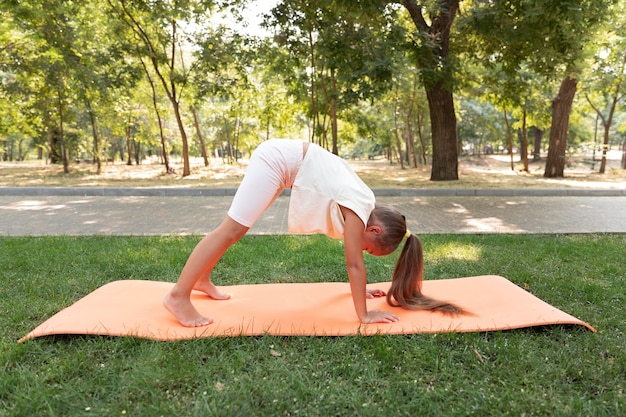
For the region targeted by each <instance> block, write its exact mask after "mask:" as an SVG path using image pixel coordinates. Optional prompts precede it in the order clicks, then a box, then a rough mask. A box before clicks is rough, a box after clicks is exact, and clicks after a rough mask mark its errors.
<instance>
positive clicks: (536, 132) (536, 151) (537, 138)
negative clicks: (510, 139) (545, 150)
mask: <svg viewBox="0 0 626 417" xmlns="http://www.w3.org/2000/svg"><path fill="white" fill-rule="evenodd" d="M530 130H531V131H532V134H533V137H534V144H533V161H538V160H540V159H541V141H542V139H543V130H541V129H539V128H538V127H537V126H531V127H530Z"/></svg>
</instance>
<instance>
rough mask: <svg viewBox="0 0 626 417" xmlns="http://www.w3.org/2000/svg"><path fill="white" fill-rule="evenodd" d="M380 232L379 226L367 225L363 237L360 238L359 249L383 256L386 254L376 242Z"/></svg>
mask: <svg viewBox="0 0 626 417" xmlns="http://www.w3.org/2000/svg"><path fill="white" fill-rule="evenodd" d="M379 234H380V227H378V226H368V227H367V228H366V229H365V231H364V232H363V238H362V240H361V242H362V243H361V249H363V250H364V251H366V252H367V253H369V254H370V255H373V256H384V255H388V253H386V252H385V251H383V250H382V249H381V248H380V247H379V246H378V242H377V238H378V235H379Z"/></svg>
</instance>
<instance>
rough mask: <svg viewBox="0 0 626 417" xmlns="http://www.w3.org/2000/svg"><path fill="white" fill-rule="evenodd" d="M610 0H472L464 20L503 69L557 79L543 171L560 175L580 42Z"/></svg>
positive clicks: (580, 59) (578, 68) (487, 54)
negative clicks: (529, 72) (523, 71)
mask: <svg viewBox="0 0 626 417" xmlns="http://www.w3.org/2000/svg"><path fill="white" fill-rule="evenodd" d="M612 2H613V0H584V1H574V0H571V1H563V0H504V1H489V0H475V1H474V3H475V5H474V7H472V9H471V13H470V16H469V18H468V19H467V20H466V23H467V24H468V25H469V26H471V28H472V29H473V32H472V33H474V34H475V35H476V36H477V37H478V38H479V39H480V42H479V45H481V46H482V49H481V51H482V52H483V56H485V57H487V58H488V59H492V60H493V59H496V60H497V61H498V62H500V63H501V65H502V67H503V69H504V71H505V72H506V73H507V74H516V73H517V72H518V71H519V69H520V68H524V67H525V68H528V69H530V70H531V71H532V72H534V73H536V74H538V75H541V76H543V77H545V79H546V80H556V79H560V80H561V83H560V87H559V92H558V94H557V95H556V96H555V97H554V99H553V100H552V124H551V129H550V146H549V148H548V157H547V159H546V168H545V172H544V176H546V177H562V176H563V171H564V168H565V150H566V147H567V133H568V127H569V117H570V111H571V108H572V103H573V100H574V96H575V94H576V89H577V86H578V77H579V74H580V71H581V65H582V63H583V57H584V54H583V52H584V46H585V45H586V44H587V43H588V42H589V40H590V39H591V38H592V36H593V34H594V31H595V30H597V28H598V25H599V24H600V23H601V21H602V18H603V17H604V16H605V14H606V12H607V10H608V5H610V3H612Z"/></svg>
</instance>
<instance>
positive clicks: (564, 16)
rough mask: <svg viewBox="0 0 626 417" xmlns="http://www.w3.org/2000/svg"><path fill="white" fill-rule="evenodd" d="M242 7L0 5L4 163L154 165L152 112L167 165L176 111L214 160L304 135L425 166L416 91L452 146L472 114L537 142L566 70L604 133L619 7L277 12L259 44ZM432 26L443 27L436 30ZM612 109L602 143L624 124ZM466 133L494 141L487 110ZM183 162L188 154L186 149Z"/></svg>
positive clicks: (567, 4)
mask: <svg viewBox="0 0 626 417" xmlns="http://www.w3.org/2000/svg"><path fill="white" fill-rule="evenodd" d="M251 2H252V0H249V1H246V2H234V1H226V0H225V1H221V0H220V1H214V0H184V1H176V2H154V1H144V0H141V1H135V0H132V1H131V0H109V1H106V2H99V1H95V0H88V1H81V2H67V1H60V0H48V1H34V0H23V1H14V0H0V18H1V21H0V52H1V53H0V113H1V114H2V115H3V117H2V118H0V152H2V156H3V158H5V159H12V160H15V159H22V158H34V157H39V156H40V153H39V151H40V150H43V157H48V158H50V159H52V160H53V162H61V160H62V159H63V155H62V154H63V152H64V151H66V152H67V154H68V155H67V158H66V159H67V160H68V161H71V160H73V159H75V158H81V159H82V158H87V159H91V158H94V159H95V158H100V157H105V156H109V157H110V156H111V155H113V154H116V155H118V154H119V152H118V151H119V150H120V145H121V146H122V147H123V149H122V155H126V154H127V151H128V149H127V147H129V146H130V147H131V148H137V149H139V151H138V156H140V157H141V156H143V155H145V154H146V153H147V152H149V151H150V152H152V153H156V152H157V151H159V150H160V148H161V144H160V143H159V142H160V141H161V137H160V131H159V127H158V125H157V118H156V117H155V108H156V109H158V110H159V111H160V114H161V117H162V118H163V126H164V137H165V138H166V143H165V145H164V147H165V148H166V149H167V150H170V151H174V152H175V153H180V152H182V153H184V152H185V146H184V141H185V139H184V137H183V136H185V134H184V130H185V127H186V126H191V125H192V119H191V114H190V111H189V109H190V108H191V107H193V108H194V109H196V110H197V112H198V114H200V115H201V117H202V119H201V120H200V124H201V129H202V131H203V133H204V135H205V136H206V138H207V143H209V144H210V147H213V148H220V147H221V146H223V144H224V143H228V144H230V145H231V146H233V147H238V148H241V149H244V148H253V147H254V146H255V145H256V144H257V143H258V142H259V141H260V140H265V139H268V138H270V137H294V138H306V137H308V138H313V137H315V140H316V141H318V142H322V143H323V144H324V145H325V146H327V147H329V148H330V139H329V138H331V137H332V140H333V141H337V145H338V146H339V148H340V150H341V151H343V152H342V153H348V152H349V151H350V149H348V148H351V147H353V146H354V144H355V143H364V142H365V145H364V146H363V147H364V148H371V149H373V148H376V149H385V150H386V154H387V155H395V154H396V153H398V152H397V149H395V148H397V146H398V145H397V143H398V142H399V143H400V144H401V148H402V151H403V152H405V153H409V151H410V148H411V147H415V148H416V149H417V148H420V150H421V151H423V153H424V156H426V154H429V155H430V156H432V153H433V152H434V149H435V147H434V146H432V143H431V142H432V141H431V138H435V141H439V139H437V137H438V135H441V133H440V132H438V131H437V129H434V130H433V128H432V126H431V124H430V120H429V116H430V115H431V114H430V113H431V112H433V111H434V110H433V108H429V107H428V106H427V105H426V103H427V97H426V95H425V91H428V90H429V88H431V87H433V86H441V87H442V88H444V89H445V90H446V91H448V90H451V91H454V94H455V101H456V107H452V106H451V105H450V106H448V107H447V108H446V110H445V113H446V114H448V116H451V115H452V113H453V109H454V108H456V110H461V111H462V112H465V114H464V115H462V114H459V116H460V120H459V121H460V126H459V132H463V131H465V132H470V126H463V121H468V117H467V116H468V114H469V111H470V109H472V108H474V107H475V106H476V105H477V100H479V101H480V102H481V103H484V108H485V109H491V108H495V109H497V111H499V112H503V111H507V113H508V115H509V116H510V117H511V119H512V120H513V124H512V125H513V128H514V129H515V128H519V127H521V125H522V119H523V117H524V115H525V117H526V126H535V127H537V128H539V129H541V130H547V129H548V128H549V126H550V117H551V107H550V103H551V100H552V99H553V98H554V94H555V91H556V88H557V86H556V84H555V80H560V79H562V78H563V76H564V75H566V74H570V73H572V72H576V73H577V74H578V75H579V77H580V81H581V83H580V85H581V86H582V87H583V88H584V92H585V94H586V95H587V96H588V97H589V99H590V100H591V103H594V106H595V107H596V108H597V109H598V110H600V113H601V114H604V115H606V117H607V119H608V108H610V107H611V106H609V105H608V104H609V103H610V102H611V100H609V98H610V97H613V96H614V94H612V93H611V91H614V90H611V89H612V88H614V87H615V85H616V84H617V82H618V78H619V74H620V71H619V62H620V61H619V59H618V58H619V57H621V56H623V49H624V45H623V36H622V35H621V34H622V33H623V32H624V30H622V29H623V18H622V16H623V15H624V10H623V9H624V1H623V0H585V1H582V2H580V1H557V0H550V1H537V0H507V1H482V0H472V1H469V0H466V1H463V2H458V1H415V0H410V1H402V2H400V1H386V0H360V1H358V2H354V1H348V0H338V1H327V2H313V3H310V4H305V3H306V2H305V3H303V2H294V1H286V0H285V1H279V2H277V3H276V7H275V8H274V9H273V10H271V11H270V12H269V14H268V16H266V18H265V20H264V23H263V24H264V27H265V29H266V30H267V33H268V34H269V36H267V37H260V36H256V35H257V34H254V33H252V34H251V33H250V32H248V31H243V30H241V29H242V27H243V26H244V25H245V23H246V21H247V20H249V14H250V13H251V10H252V8H250V7H249V4H250V3H251ZM257 3H260V4H265V5H267V3H266V2H263V1H262V0H257ZM457 6H459V7H460V8H459V9H458V13H457V9H456V7H457ZM124 10H126V11H127V12H128V13H125V12H124ZM449 11H454V12H455V13H454V16H456V18H455V19H451V20H450V21H449V23H450V24H449V25H448V24H443V22H444V21H445V19H446V18H447V15H446V13H447V12H449ZM218 12H221V13H223V14H224V16H226V19H227V20H226V22H224V21H219V20H217V19H215V17H216V15H217V13H218ZM131 17H132V19H134V20H136V22H137V23H139V26H137V25H135V26H133V24H132V19H131ZM129 24H130V25H129ZM448 30H449V31H450V33H449V34H448V32H447V31H448ZM448 35H449V38H447V36H448ZM155 64H156V67H155ZM144 65H145V67H144ZM155 68H159V71H157V70H156V69H155ZM158 72H160V73H161V74H160V75H161V77H162V79H161V78H160V77H159V75H158ZM148 76H150V77H151V80H152V81H154V82H156V87H157V90H156V96H155V101H156V105H155V104H154V103H153V102H152V100H153V97H152V90H151V88H150V85H149V82H148ZM438 83H440V84H438ZM418 87H419V88H418ZM168 96H169V97H171V98H172V99H173V100H174V102H176V103H177V104H176V105H174V104H173V103H172V100H171V99H168ZM617 96H618V97H619V94H618V95H617ZM619 103H622V107H623V101H621V102H619V101H618V103H617V104H618V106H617V107H615V111H614V114H615V117H614V123H613V124H611V126H612V127H610V130H611V138H615V139H611V140H612V141H613V142H611V143H613V144H614V143H615V142H617V141H619V138H620V137H621V136H618V135H617V134H616V133H617V132H618V131H619V129H620V126H622V125H623V123H624V122H623V119H620V112H619V110H620V108H619ZM605 104H606V105H605ZM481 106H482V104H481ZM576 106H577V108H575V110H574V113H573V115H572V118H571V119H570V120H571V128H570V132H572V135H571V137H570V140H571V141H572V146H575V145H576V144H577V143H576V142H577V141H578V139H577V137H576V136H575V135H578V138H580V141H588V139H589V137H588V132H589V131H591V130H590V129H593V126H592V125H593V119H594V118H593V117H591V116H590V114H593V115H594V116H595V114H596V111H595V110H594V109H593V108H591V106H590V105H589V103H588V102H587V101H586V100H578V101H577V103H576ZM175 107H178V110H179V112H180V115H177V114H176V109H175ZM431 107H432V105H431ZM439 110H441V109H439ZM576 112H578V113H580V116H579V115H577V114H575V113H576ZM622 113H623V112H622ZM452 116H456V115H452ZM333 119H335V120H336V122H337V123H336V126H337V128H336V130H338V131H335V130H334V129H333ZM447 121H448V123H443V124H444V125H446V126H448V125H450V126H451V125H452V122H453V121H454V117H449V118H448V119H447ZM440 124H441V123H439V124H437V123H435V125H437V126H439V125H440ZM472 124H473V126H474V127H471V131H472V132H471V136H472V137H473V138H477V137H485V138H487V137H489V138H491V137H505V136H506V133H507V132H506V130H505V128H504V126H503V125H502V123H495V124H494V123H493V117H492V112H491V111H487V112H486V113H485V114H484V117H483V116H482V115H480V114H478V113H476V114H475V115H474V116H473V120H472ZM609 124H610V123H607V126H608V125H609ZM487 125H489V126H490V127H489V128H485V129H482V131H480V129H478V127H479V126H487ZM495 129H497V131H493V130H495ZM622 129H623V128H622ZM585 136H587V137H585ZM397 138H400V139H402V140H400V141H398V140H397ZM420 139H421V140H420ZM459 139H460V141H466V140H469V139H467V138H463V137H461V138H459ZM164 140H165V139H164ZM489 140H491V139H489ZM491 144H492V145H497V140H496V141H494V142H492V143H491ZM188 148H189V151H190V152H191V154H192V156H197V155H200V153H201V149H200V147H199V145H197V144H195V143H193V141H190V144H189V146H188ZM341 148H343V149H341ZM213 150H214V149H209V153H210V154H211V153H212V151H213ZM35 151H37V152H35ZM57 157H58V161H57V160H56V159H55V158H57ZM424 159H426V158H424ZM68 161H65V162H68Z"/></svg>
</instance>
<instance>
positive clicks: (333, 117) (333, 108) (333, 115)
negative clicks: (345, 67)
mask: <svg viewBox="0 0 626 417" xmlns="http://www.w3.org/2000/svg"><path fill="white" fill-rule="evenodd" d="M330 81H331V86H332V93H331V97H330V126H331V132H332V142H333V145H332V146H333V148H332V153H334V154H335V155H339V149H338V147H337V142H338V138H337V137H338V127H337V79H336V78H335V70H331V72H330Z"/></svg>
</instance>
